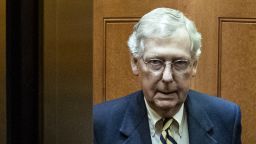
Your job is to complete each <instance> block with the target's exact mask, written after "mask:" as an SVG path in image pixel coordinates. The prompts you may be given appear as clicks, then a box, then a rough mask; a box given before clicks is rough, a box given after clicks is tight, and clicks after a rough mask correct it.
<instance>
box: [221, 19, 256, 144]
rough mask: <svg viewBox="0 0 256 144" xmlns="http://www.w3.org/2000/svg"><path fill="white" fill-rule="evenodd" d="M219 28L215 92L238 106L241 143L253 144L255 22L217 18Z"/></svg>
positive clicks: (255, 93)
mask: <svg viewBox="0 0 256 144" xmlns="http://www.w3.org/2000/svg"><path fill="white" fill-rule="evenodd" d="M220 26H221V27H220V47H219V52H220V54H219V89H218V90H219V93H220V95H221V96H222V97H223V98H225V99H229V100H232V101H234V102H236V103H237V104H239V105H240V106H241V109H242V125H243V135H242V136H243V143H245V144H252V143H256V137H255V134H256V129H252V126H254V125H255V121H256V117H255V111H256V75H255V74H256V57H255V54H256V49H255V45H256V19H241V18H239V19H230V18H221V19H220ZM238 34H239V35H238Z"/></svg>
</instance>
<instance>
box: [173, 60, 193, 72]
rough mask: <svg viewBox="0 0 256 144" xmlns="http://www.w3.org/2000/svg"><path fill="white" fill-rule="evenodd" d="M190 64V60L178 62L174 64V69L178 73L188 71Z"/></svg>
mask: <svg viewBox="0 0 256 144" xmlns="http://www.w3.org/2000/svg"><path fill="white" fill-rule="evenodd" d="M189 64H190V62H189V61H188V60H176V61H174V62H173V67H174V68H175V69H176V70H178V71H183V70H186V69H187V68H188V66H189Z"/></svg>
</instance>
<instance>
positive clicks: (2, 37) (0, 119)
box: [0, 0, 7, 144]
mask: <svg viewBox="0 0 256 144" xmlns="http://www.w3.org/2000/svg"><path fill="white" fill-rule="evenodd" d="M6 117H7V115H6V1H5V0H0V143H1V144H6V143H7V141H6V136H7V129H6V123H7V122H6V119H7V118H6Z"/></svg>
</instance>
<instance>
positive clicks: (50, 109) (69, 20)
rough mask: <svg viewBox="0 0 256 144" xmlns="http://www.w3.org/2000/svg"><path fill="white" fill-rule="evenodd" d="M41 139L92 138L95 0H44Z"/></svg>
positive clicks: (74, 141) (54, 143)
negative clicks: (93, 1)
mask: <svg viewBox="0 0 256 144" xmlns="http://www.w3.org/2000/svg"><path fill="white" fill-rule="evenodd" d="M43 8H44V10H43V16H44V17H43V33H44V37H43V51H42V58H43V61H42V67H43V69H42V74H43V78H42V99H41V100H42V113H43V115H42V125H43V127H42V136H43V137H42V143H43V144H86V143H88V144H89V143H92V118H91V115H92V114H91V113H92V112H91V111H92V1H90V0H89V1H83V0H76V1H69V0H61V1H60V0H45V1H43Z"/></svg>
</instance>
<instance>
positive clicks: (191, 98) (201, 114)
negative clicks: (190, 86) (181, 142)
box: [185, 91, 218, 144]
mask: <svg viewBox="0 0 256 144" xmlns="http://www.w3.org/2000/svg"><path fill="white" fill-rule="evenodd" d="M201 105H202V104H201V103H200V101H199V100H197V96H196V95H195V94H194V93H193V92H191V91H190V92H189V94H188V97H187V100H186V102H185V106H186V111H187V115H188V130H189V143H190V144H217V143H218V142H217V140H215V139H214V138H213V136H212V135H213V133H214V132H213V127H214V125H213V123H212V121H211V120H210V118H209V116H208V114H207V112H206V111H205V110H204V109H203V108H202V107H201Z"/></svg>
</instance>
